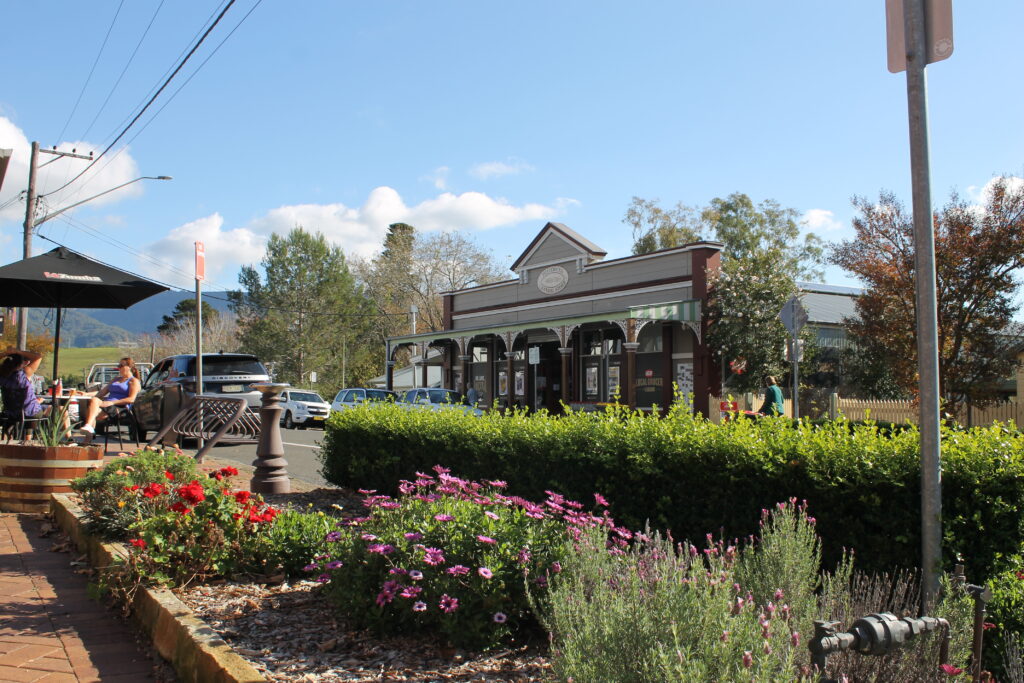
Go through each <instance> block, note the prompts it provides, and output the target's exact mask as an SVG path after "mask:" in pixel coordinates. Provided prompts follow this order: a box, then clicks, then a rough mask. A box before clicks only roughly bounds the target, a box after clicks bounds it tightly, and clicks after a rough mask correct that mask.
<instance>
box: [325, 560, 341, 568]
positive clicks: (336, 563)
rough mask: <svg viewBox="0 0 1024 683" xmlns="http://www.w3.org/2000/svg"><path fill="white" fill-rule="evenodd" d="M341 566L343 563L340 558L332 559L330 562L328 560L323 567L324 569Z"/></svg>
mask: <svg viewBox="0 0 1024 683" xmlns="http://www.w3.org/2000/svg"><path fill="white" fill-rule="evenodd" d="M342 566H344V565H343V564H342V562H341V560H333V561H331V562H328V563H327V565H326V566H325V567H324V568H325V569H341V567H342Z"/></svg>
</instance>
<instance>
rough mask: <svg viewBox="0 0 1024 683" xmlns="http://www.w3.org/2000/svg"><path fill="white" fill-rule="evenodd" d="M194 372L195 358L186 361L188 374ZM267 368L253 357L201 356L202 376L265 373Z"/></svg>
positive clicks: (192, 374) (191, 374) (190, 374)
mask: <svg viewBox="0 0 1024 683" xmlns="http://www.w3.org/2000/svg"><path fill="white" fill-rule="evenodd" d="M195 374H196V359H195V358H190V359H189V361H188V375H189V376H190V377H191V376H194V375H195ZM266 374H267V369H266V368H265V367H263V363H260V362H259V361H258V360H256V359H255V358H207V357H205V356H204V357H203V376H204V377H210V376H213V375H266Z"/></svg>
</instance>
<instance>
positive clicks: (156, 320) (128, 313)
mask: <svg viewBox="0 0 1024 683" xmlns="http://www.w3.org/2000/svg"><path fill="white" fill-rule="evenodd" d="M195 296H196V295H195V292H161V293H159V294H157V295H156V296H151V297H149V298H148V299H146V300H144V301H140V302H139V303H137V304H135V305H134V306H132V307H131V308H129V309H126V310H122V309H120V308H83V309H82V312H83V313H86V314H88V315H90V316H92V317H93V318H95V319H96V320H98V321H99V322H101V323H106V324H107V325H114V326H116V327H122V328H124V329H126V330H128V331H129V332H132V333H134V334H155V333H156V327H157V325H159V324H160V323H162V322H163V321H164V316H165V315H170V314H171V312H172V311H173V310H174V307H175V306H177V305H178V302H179V301H181V300H183V299H194V298H195ZM227 298H228V293H227V292H203V301H205V302H206V303H208V304H210V305H211V306H213V307H214V308H215V309H217V310H218V311H227V310H228V302H227Z"/></svg>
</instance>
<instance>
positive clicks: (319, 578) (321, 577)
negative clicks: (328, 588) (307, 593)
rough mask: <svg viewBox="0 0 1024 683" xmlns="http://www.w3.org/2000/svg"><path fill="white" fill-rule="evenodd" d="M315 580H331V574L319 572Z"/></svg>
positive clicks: (323, 581) (318, 581) (324, 581)
mask: <svg viewBox="0 0 1024 683" xmlns="http://www.w3.org/2000/svg"><path fill="white" fill-rule="evenodd" d="M316 580H317V583H327V582H328V581H330V580H331V575H330V574H321V575H320V576H318V577H316Z"/></svg>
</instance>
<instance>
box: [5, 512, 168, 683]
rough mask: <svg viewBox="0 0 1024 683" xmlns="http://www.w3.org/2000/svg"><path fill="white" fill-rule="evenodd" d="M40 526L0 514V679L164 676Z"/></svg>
mask: <svg viewBox="0 0 1024 683" xmlns="http://www.w3.org/2000/svg"><path fill="white" fill-rule="evenodd" d="M44 523H45V520H44V519H43V518H42V517H41V516H40V515H30V514H12V513H2V514H0V681H31V682H39V683H42V682H43V681H45V682H46V683H51V682H52V683H64V682H67V683H75V682H77V681H83V682H84V681H104V682H108V681H109V682H112V683H118V682H121V681H124V682H125V683H127V682H129V681H146V680H157V678H156V676H157V675H159V680H163V681H167V675H166V673H164V667H163V666H162V665H156V664H155V663H154V661H153V660H152V659H151V658H150V657H149V655H148V653H147V652H146V651H145V650H144V649H143V648H142V647H140V646H139V645H138V644H137V642H136V637H135V634H136V630H135V629H134V628H133V627H131V626H130V625H129V624H127V623H125V622H124V621H123V620H121V619H120V618H119V617H118V616H117V615H116V614H115V613H114V612H112V611H110V610H109V609H107V608H106V607H104V606H103V605H102V604H101V603H99V602H97V601H95V600H92V599H90V598H89V597H88V588H87V586H88V582H89V579H88V578H87V577H86V576H82V575H79V574H76V573H75V571H74V567H73V566H72V565H71V562H72V561H73V560H74V555H69V554H68V553H62V552H54V551H52V550H51V547H52V546H53V544H54V541H53V539H52V538H46V537H44V536H43V531H44V527H43V525H44ZM154 667H159V670H160V672H161V673H159V674H156V673H155V671H157V669H155V668H154Z"/></svg>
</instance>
